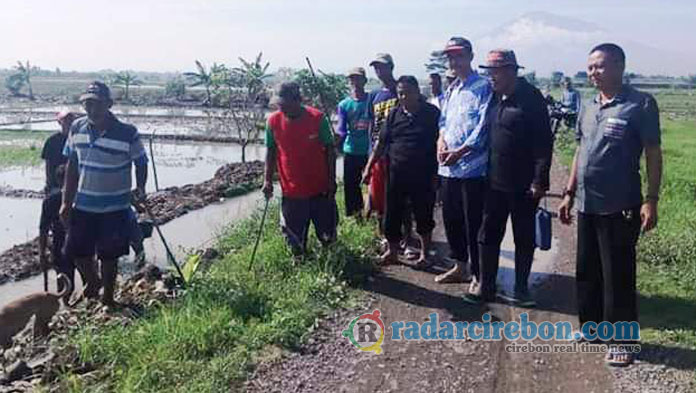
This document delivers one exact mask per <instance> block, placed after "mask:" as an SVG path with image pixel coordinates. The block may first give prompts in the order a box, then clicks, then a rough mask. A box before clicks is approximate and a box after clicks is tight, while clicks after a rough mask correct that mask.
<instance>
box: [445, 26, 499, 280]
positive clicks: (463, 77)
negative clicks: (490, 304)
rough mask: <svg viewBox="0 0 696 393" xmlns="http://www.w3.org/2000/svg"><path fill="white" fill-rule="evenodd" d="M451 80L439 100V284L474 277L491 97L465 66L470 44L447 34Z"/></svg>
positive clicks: (485, 83) (480, 79)
mask: <svg viewBox="0 0 696 393" xmlns="http://www.w3.org/2000/svg"><path fill="white" fill-rule="evenodd" d="M443 52H444V53H445V55H446V56H447V59H448V61H449V69H450V70H452V71H453V72H454V74H455V77H456V79H455V80H454V81H453V82H452V83H451V84H450V86H449V87H448V88H447V92H446V93H445V97H444V100H443V103H442V115H441V116H440V138H439V140H438V157H439V159H438V161H439V163H440V167H439V170H438V174H439V175H440V181H441V185H442V188H441V190H440V192H441V195H442V202H443V206H442V216H443V221H444V224H445V234H446V235H447V243H448V244H449V246H450V256H449V259H450V260H451V261H452V263H453V265H454V267H453V268H452V269H450V270H449V271H448V272H446V273H444V274H441V275H439V276H437V277H436V278H435V281H437V282H441V283H449V282H462V281H469V280H473V282H472V287H475V286H476V285H477V284H476V282H477V281H478V279H479V253H478V241H477V236H478V231H479V228H480V227H481V220H482V214H483V199H484V194H485V190H486V171H487V167H488V124H487V123H486V112H487V110H488V105H489V103H490V100H491V97H492V96H493V90H492V89H491V85H490V83H489V82H488V80H487V79H486V78H484V77H482V76H480V75H479V74H478V73H476V71H474V70H472V68H471V61H472V59H473V57H474V53H473V51H472V47H471V43H470V42H469V40H467V39H465V38H462V37H452V38H451V39H450V40H449V41H448V42H447V44H446V46H445V49H444V51H443Z"/></svg>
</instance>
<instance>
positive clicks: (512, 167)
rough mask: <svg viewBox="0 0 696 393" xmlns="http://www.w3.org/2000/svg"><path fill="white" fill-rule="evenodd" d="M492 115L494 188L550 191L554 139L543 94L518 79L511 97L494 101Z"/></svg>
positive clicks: (490, 171)
mask: <svg viewBox="0 0 696 393" xmlns="http://www.w3.org/2000/svg"><path fill="white" fill-rule="evenodd" d="M489 115H490V118H489V121H490V122H491V128H490V167H489V172H488V176H489V179H490V185H491V188H493V189H495V190H499V191H505V192H524V191H527V190H529V188H530V187H531V185H532V184H534V185H535V186H537V187H539V188H540V189H542V190H548V188H549V169H550V167H551V154H552V150H553V138H552V136H551V127H550V124H549V114H548V111H547V108H546V101H545V100H544V96H543V95H542V94H541V92H540V91H539V90H538V89H537V88H535V87H534V86H532V85H530V84H529V83H528V82H527V81H526V80H525V79H524V78H518V80H517V86H516V87H515V91H514V93H513V94H512V95H510V96H509V97H505V98H504V99H503V98H502V97H500V96H499V95H497V96H496V97H495V99H494V100H493V107H492V108H490V112H489Z"/></svg>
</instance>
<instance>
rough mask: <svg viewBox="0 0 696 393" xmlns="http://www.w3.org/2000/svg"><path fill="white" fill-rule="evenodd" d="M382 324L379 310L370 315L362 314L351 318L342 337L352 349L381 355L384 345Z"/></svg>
mask: <svg viewBox="0 0 696 393" xmlns="http://www.w3.org/2000/svg"><path fill="white" fill-rule="evenodd" d="M385 332H386V330H385V328H384V322H382V319H381V318H380V312H379V310H375V311H373V312H372V313H371V314H363V315H360V316H357V317H355V318H353V320H352V321H350V324H349V325H348V328H347V329H346V330H344V331H343V337H346V338H348V340H350V342H351V344H353V346H354V347H356V348H358V349H359V350H361V351H364V352H374V353H375V354H377V355H379V354H381V353H382V343H384V334H385Z"/></svg>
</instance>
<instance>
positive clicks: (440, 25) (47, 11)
mask: <svg viewBox="0 0 696 393" xmlns="http://www.w3.org/2000/svg"><path fill="white" fill-rule="evenodd" d="M2 5H3V6H2V8H1V11H0V37H1V38H0V68H8V67H10V66H12V65H13V64H14V63H15V62H16V60H18V59H23V60H25V59H28V60H30V61H32V62H33V63H34V64H36V65H39V66H41V67H43V68H49V69H52V68H55V67H60V68H61V69H63V70H79V71H86V70H99V69H106V68H111V69H116V70H120V69H135V70H144V71H186V70H190V69H192V68H193V61H194V59H200V60H202V61H204V62H205V63H210V62H212V61H218V62H226V63H234V62H236V61H237V60H236V59H237V56H243V57H247V58H248V57H251V56H253V55H255V54H256V53H258V52H259V51H260V50H263V52H264V55H265V57H266V58H267V59H268V60H269V61H271V64H272V68H277V67H281V66H288V67H302V66H304V57H305V56H310V58H311V59H312V60H313V62H314V63H315V66H316V67H318V68H321V69H324V70H327V71H345V69H347V68H349V67H351V66H354V65H366V64H367V63H368V61H369V58H370V57H371V56H373V55H374V54H375V53H376V52H379V51H388V52H390V53H392V54H393V56H394V58H395V60H396V62H397V66H398V68H399V70H398V71H399V72H400V73H415V74H418V75H422V74H423V73H424V67H423V63H424V62H425V61H426V60H427V57H428V53H429V51H430V50H432V49H436V48H438V47H440V46H442V45H443V44H444V42H445V41H446V40H447V38H449V37H450V36H452V35H463V36H467V37H469V38H471V39H472V40H473V42H474V47H475V48H476V47H477V39H481V40H482V41H483V42H488V41H490V33H491V32H492V31H494V30H496V29H497V28H499V27H500V26H501V25H502V24H504V23H506V22H509V21H512V20H515V19H517V18H519V17H520V16H521V15H524V14H526V13H529V12H536V11H545V12H550V13H553V14H557V15H560V16H565V17H570V18H575V19H579V20H582V21H585V22H589V23H591V24H593V25H596V26H598V27H599V28H601V29H602V30H604V31H605V32H607V34H608V35H609V36H610V37H614V36H615V37H617V38H616V40H617V41H621V40H628V39H630V40H633V41H635V42H638V43H641V44H645V45H648V46H650V47H655V48H660V49H662V50H665V51H669V52H674V53H675V54H677V55H678V58H679V59H680V61H682V60H683V61H684V62H685V63H686V64H688V67H685V68H684V69H690V67H691V66H692V65H694V67H693V72H692V73H696V54H695V53H694V48H695V47H696V42H695V41H696V38H694V37H696V34H694V22H695V21H696V20H695V19H694V18H695V15H696V1H693V0H670V1H669V2H660V1H657V0H632V1H623V0H612V1H607V0H602V1H599V0H585V1H567V0H556V1H538V0H525V1H506V0H487V1H486V0H481V1H479V0H473V1H466V0H460V1H450V0H350V1H336V0H285V1H282V0H247V1H240V0H226V1H225V0H199V1H194V0H188V1H184V0H167V1H164V0H151V1H148V0H138V1H136V0H120V1H114V0H110V1H106V0H64V1H56V0H24V1H20V0H8V1H3V3H2ZM585 33H587V32H584V33H583V34H585ZM487 37H488V38H489V40H488V41H485V39H486V38H487ZM583 45H584V44H583ZM581 49H582V50H583V51H586V50H588V49H589V48H581ZM518 55H520V57H524V54H518ZM545 56H546V55H544V54H541V55H535V56H534V58H529V57H528V58H527V59H526V62H527V65H528V68H531V69H539V70H543V69H544V67H543V65H545V64H546V63H547V62H549V61H552V60H553V59H550V58H545ZM548 56H551V54H548ZM480 57H482V56H480ZM629 57H630V53H629ZM643 61H644V62H646V64H641V65H637V66H645V67H648V68H649V69H653V68H654V67H657V66H659V62H660V61H661V60H660V56H656V58H654V59H653V58H651V57H650V56H647V57H646V60H643ZM649 62H654V64H652V63H651V64H647V63H649ZM573 63H574V62H573ZM580 63H582V60H581V61H580ZM651 67H652V68H651ZM583 68H584V64H578V67H577V69H583ZM635 68H636V69H640V67H635Z"/></svg>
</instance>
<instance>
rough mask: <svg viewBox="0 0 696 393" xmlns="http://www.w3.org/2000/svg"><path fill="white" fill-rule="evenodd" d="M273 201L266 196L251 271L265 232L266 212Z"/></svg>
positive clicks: (250, 262) (250, 264)
mask: <svg viewBox="0 0 696 393" xmlns="http://www.w3.org/2000/svg"><path fill="white" fill-rule="evenodd" d="M270 202H271V198H268V197H266V205H265V206H264V207H263V215H262V216H261V225H259V234H258V235H257V236H256V243H255V244H254V250H253V251H252V252H251V260H250V261H249V271H251V268H252V266H254V258H256V250H258V248H259V242H260V241H261V235H262V234H263V225H264V223H265V222H266V213H268V204H269V203H270Z"/></svg>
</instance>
